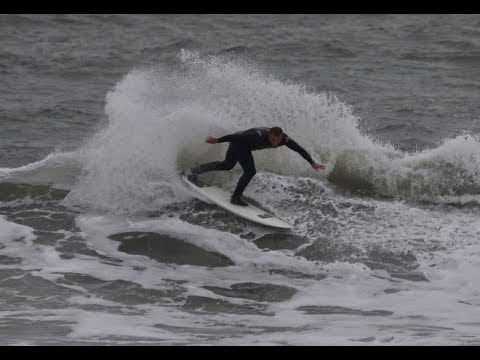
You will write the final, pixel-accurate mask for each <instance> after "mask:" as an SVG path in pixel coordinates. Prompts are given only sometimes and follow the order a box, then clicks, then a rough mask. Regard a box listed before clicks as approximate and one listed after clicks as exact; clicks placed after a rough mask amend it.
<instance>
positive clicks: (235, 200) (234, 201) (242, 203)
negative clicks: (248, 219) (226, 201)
mask: <svg viewBox="0 0 480 360" xmlns="http://www.w3.org/2000/svg"><path fill="white" fill-rule="evenodd" d="M230 202H231V203H232V204H233V205H240V206H248V204H247V203H246V202H245V201H243V200H242V199H240V198H239V197H233V196H232V198H231V199H230Z"/></svg>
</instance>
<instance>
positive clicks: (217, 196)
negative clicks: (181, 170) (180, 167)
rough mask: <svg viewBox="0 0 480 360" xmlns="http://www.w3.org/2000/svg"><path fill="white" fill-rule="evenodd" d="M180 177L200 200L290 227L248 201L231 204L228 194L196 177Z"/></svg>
mask: <svg viewBox="0 0 480 360" xmlns="http://www.w3.org/2000/svg"><path fill="white" fill-rule="evenodd" d="M182 179H183V181H184V182H185V183H186V184H187V185H188V186H190V188H192V189H193V190H194V191H195V192H197V193H199V194H200V195H202V197H201V199H202V200H203V198H206V199H208V200H210V201H211V202H212V203H214V204H216V205H218V206H220V207H222V208H224V209H225V210H228V211H230V212H232V213H234V214H235V215H238V216H241V217H242V218H244V219H248V220H251V221H254V222H256V223H259V224H262V225H266V226H272V227H276V228H281V229H291V228H292V227H291V226H290V225H289V224H287V223H286V222H285V221H283V220H280V219H278V218H276V217H275V216H273V215H272V214H269V213H267V212H266V211H264V210H262V209H260V208H258V207H256V206H255V205H253V204H251V203H250V202H248V201H245V200H244V201H245V202H246V203H248V206H240V205H234V204H231V203H230V194H229V193H227V192H226V191H225V190H223V189H221V188H219V187H216V186H214V185H210V184H207V183H206V182H204V181H202V180H200V179H198V178H197V180H195V183H193V182H191V181H190V180H188V178H187V177H186V176H185V175H182Z"/></svg>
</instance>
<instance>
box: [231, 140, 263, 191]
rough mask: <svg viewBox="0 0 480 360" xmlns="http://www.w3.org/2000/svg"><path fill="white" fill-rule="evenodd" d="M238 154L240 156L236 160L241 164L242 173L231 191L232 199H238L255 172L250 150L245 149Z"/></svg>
mask: <svg viewBox="0 0 480 360" xmlns="http://www.w3.org/2000/svg"><path fill="white" fill-rule="evenodd" d="M240 155H241V156H240V157H239V159H238V162H239V163H240V165H241V166H242V169H243V174H242V176H241V177H240V179H239V180H238V183H237V187H236V188H235V191H234V192H233V195H232V198H234V199H240V197H241V196H242V194H243V191H244V190H245V188H246V187H247V185H248V183H249V182H250V180H252V178H253V177H254V176H255V174H256V173H257V170H256V169H255V162H254V161H253V156H252V152H251V151H250V150H249V149H245V150H244V151H242V153H241V154H240Z"/></svg>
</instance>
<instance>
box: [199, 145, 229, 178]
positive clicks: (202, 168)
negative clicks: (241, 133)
mask: <svg viewBox="0 0 480 360" xmlns="http://www.w3.org/2000/svg"><path fill="white" fill-rule="evenodd" d="M235 150H236V147H235V146H232V144H230V146H229V147H228V150H227V154H226V155H225V160H223V161H212V162H209V163H206V164H201V165H199V166H198V167H196V168H193V169H192V170H191V171H192V174H193V175H195V176H197V175H200V174H203V173H206V172H209V171H220V170H232V169H233V168H234V166H235V164H236V163H237V161H238V160H237V156H236V155H237V154H236V151H235Z"/></svg>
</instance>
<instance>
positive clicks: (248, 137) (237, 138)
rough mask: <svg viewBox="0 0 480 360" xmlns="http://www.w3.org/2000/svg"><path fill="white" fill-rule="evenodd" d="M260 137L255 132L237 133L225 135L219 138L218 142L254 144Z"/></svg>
mask: <svg viewBox="0 0 480 360" xmlns="http://www.w3.org/2000/svg"><path fill="white" fill-rule="evenodd" d="M258 137H259V135H258V134H257V133H255V132H244V133H240V134H238V133H236V134H230V135H225V136H222V137H219V138H218V142H232V141H234V142H241V143H245V144H248V143H252V142H254V141H255V140H256V139H257V138H258Z"/></svg>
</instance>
